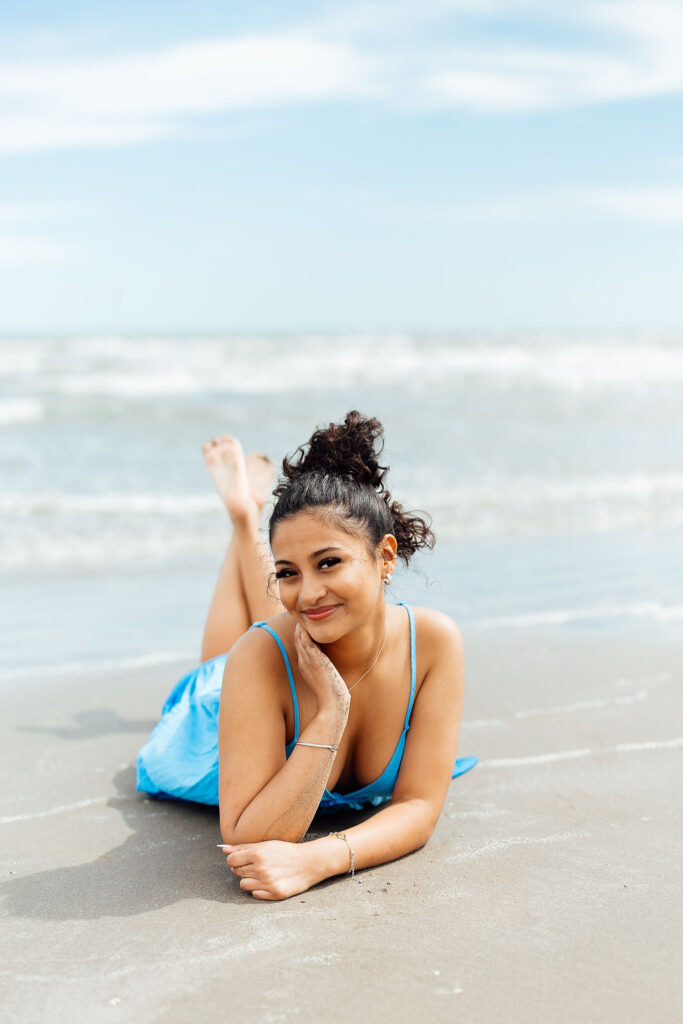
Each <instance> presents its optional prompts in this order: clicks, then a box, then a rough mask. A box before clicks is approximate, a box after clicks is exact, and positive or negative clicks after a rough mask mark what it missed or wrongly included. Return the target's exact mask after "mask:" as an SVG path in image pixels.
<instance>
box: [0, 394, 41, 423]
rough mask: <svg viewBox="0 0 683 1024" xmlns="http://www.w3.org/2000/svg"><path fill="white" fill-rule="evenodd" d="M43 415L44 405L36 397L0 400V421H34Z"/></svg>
mask: <svg viewBox="0 0 683 1024" xmlns="http://www.w3.org/2000/svg"><path fill="white" fill-rule="evenodd" d="M44 417H45V406H44V404H43V403H42V402H40V401H38V399H36V398H4V399H1V400H0V423H3V424H7V423H36V422H37V421H38V420H42V419H44Z"/></svg>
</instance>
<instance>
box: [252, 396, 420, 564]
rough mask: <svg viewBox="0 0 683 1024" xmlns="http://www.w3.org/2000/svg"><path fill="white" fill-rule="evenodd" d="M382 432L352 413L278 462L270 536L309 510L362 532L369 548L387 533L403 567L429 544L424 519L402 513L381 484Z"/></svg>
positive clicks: (374, 422) (371, 420) (385, 468)
mask: <svg viewBox="0 0 683 1024" xmlns="http://www.w3.org/2000/svg"><path fill="white" fill-rule="evenodd" d="M383 448H384V431H383V429H382V424H381V423H380V422H379V420H376V419H374V418H373V417H370V416H363V415H361V413H359V412H357V411H356V410H355V409H353V410H352V411H351V412H348V413H347V414H346V416H345V417H344V422H343V423H330V424H329V425H328V426H327V427H319V428H318V429H317V430H316V431H315V432H314V433H313V435H312V436H311V438H310V440H309V441H307V443H306V444H304V445H301V446H300V447H299V448H297V450H296V451H295V452H294V454H293V455H292V456H291V457H287V456H285V458H284V459H283V461H282V476H281V477H280V480H279V482H278V484H277V487H276V488H275V490H274V491H273V495H274V497H275V499H276V501H275V506H274V508H273V511H272V514H271V517H270V529H269V533H270V538H271V541H272V537H273V530H274V528H275V525H276V524H277V523H278V522H281V521H282V520H283V519H287V518H288V517H289V516H292V515H295V514H296V513H297V512H301V511H303V510H306V509H311V508H326V509H327V510H329V512H330V513H332V514H334V515H335V516H337V517H338V519H339V522H340V523H341V524H342V525H343V526H344V528H345V529H346V528H348V525H349V524H355V528H356V529H358V528H360V529H362V530H364V531H365V534H366V536H367V539H368V543H369V544H370V546H371V547H373V546H376V545H377V544H378V543H379V541H380V540H381V538H382V537H383V536H385V535H386V534H388V533H391V534H393V535H394V537H395V538H396V542H397V554H398V556H399V558H402V559H403V560H404V562H406V564H407V563H408V562H409V561H410V559H411V557H412V555H414V554H415V552H416V551H417V550H418V549H419V548H431V547H433V546H434V541H435V537H434V534H433V533H432V531H431V528H430V526H431V521H430V520H429V517H427V516H425V515H423V514H421V513H418V512H407V511H406V510H405V509H404V508H403V507H402V506H401V505H399V503H398V502H397V501H394V499H393V498H392V496H391V494H390V493H389V491H388V490H387V489H386V487H385V486H384V478H385V477H386V475H387V472H388V470H389V467H388V466H381V465H380V464H379V457H380V455H381V454H382V450H383Z"/></svg>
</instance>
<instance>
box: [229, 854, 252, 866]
mask: <svg viewBox="0 0 683 1024" xmlns="http://www.w3.org/2000/svg"><path fill="white" fill-rule="evenodd" d="M251 863H252V856H251V851H250V850H233V851H232V853H229V854H228V864H229V866H230V867H231V868H243V867H244V865H245V864H251Z"/></svg>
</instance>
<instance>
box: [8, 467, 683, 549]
mask: <svg viewBox="0 0 683 1024" xmlns="http://www.w3.org/2000/svg"><path fill="white" fill-rule="evenodd" d="M405 504H407V505H412V506H413V507H414V506H417V507H419V508H425V509H427V511H428V512H430V513H431V515H432V516H433V519H434V526H435V529H436V533H437V537H440V538H442V539H445V540H451V541H465V540H467V539H468V538H482V537H505V536H515V537H520V536H537V535H542V534H572V533H610V532H617V531H622V530H628V529H633V528H641V527H643V526H646V527H647V526H654V527H657V528H660V527H661V528H670V527H681V526H683V473H671V474H667V473H652V474H646V473H636V474H624V475H621V476H619V475H614V474H607V475H601V476H595V477H589V476H580V477H574V478H566V479H565V478H563V479H561V480H560V479H558V480H554V481H553V480H548V479H547V478H546V477H542V476H532V475H527V476H526V477H523V478H520V477H516V476H515V477H498V478H496V480H495V481H494V480H489V481H486V482H481V481H473V482H472V483H470V484H465V485H463V486H462V487H459V488H451V489H449V490H447V491H439V490H433V491H432V492H431V493H425V494H423V495H422V496H421V498H420V500H417V501H415V502H411V501H407V502H405ZM0 514H2V515H3V518H4V520H5V524H4V529H3V531H2V534H1V535H0V559H1V560H2V564H3V565H4V566H6V567H8V568H18V567H22V566H25V565H32V564H35V565H51V566H70V565H72V566H101V565H108V564H110V562H111V558H112V554H111V553H112V552H113V551H115V552H116V560H117V562H124V561H138V560H140V561H151V562H155V563H158V562H164V561H168V560H170V559H175V558H183V557H185V556H193V555H200V554H212V553H216V552H218V551H219V550H220V549H221V547H222V546H224V545H225V542H226V537H227V533H228V531H227V529H226V527H227V526H228V517H227V514H226V512H225V510H224V509H223V508H222V506H221V503H220V500H219V498H218V497H217V495H215V494H212V493H210V492H209V493H206V494H196V495H195V494H172V493H161V494H159V493H156V494H155V493H152V492H148V491H144V492H137V493H125V492H111V493H102V494H69V493H60V492H45V493H39V492H36V493H31V492H26V493H21V492H9V493H5V494H0Z"/></svg>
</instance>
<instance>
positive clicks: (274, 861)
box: [221, 839, 321, 900]
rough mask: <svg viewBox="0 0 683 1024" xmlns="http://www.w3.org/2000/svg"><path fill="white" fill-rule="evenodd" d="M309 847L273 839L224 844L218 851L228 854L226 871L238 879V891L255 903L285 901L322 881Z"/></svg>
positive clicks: (309, 845) (303, 844) (305, 844)
mask: <svg viewBox="0 0 683 1024" xmlns="http://www.w3.org/2000/svg"><path fill="white" fill-rule="evenodd" d="M312 846H313V844H312V843H284V842H281V841H280V840H275V839H273V840H266V841H265V842H263V843H238V844H236V845H233V846H230V845H228V844H224V845H223V846H222V847H221V849H223V850H224V851H225V852H226V853H227V861H228V867H229V868H230V870H231V871H232V873H233V874H234V875H237V876H238V877H239V878H240V889H243V890H244V891H245V892H248V893H251V895H252V896H254V897H255V898H256V899H258V900H286V899H288V898H289V897H290V896H296V895H297V893H300V892H305V891H306V889H310V887H311V886H312V885H315V884H316V882H319V881H320V880H321V876H320V874H319V873H316V870H315V858H314V856H312V854H313V852H314V851H313V850H312ZM307 847H308V848H309V849H307Z"/></svg>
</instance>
